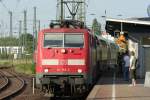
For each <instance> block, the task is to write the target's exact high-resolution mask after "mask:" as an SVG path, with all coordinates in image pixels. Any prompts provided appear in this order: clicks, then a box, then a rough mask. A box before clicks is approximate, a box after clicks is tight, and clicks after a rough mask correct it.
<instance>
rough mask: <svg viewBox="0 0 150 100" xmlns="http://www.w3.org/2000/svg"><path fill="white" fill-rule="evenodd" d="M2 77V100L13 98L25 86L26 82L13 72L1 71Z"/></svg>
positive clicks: (0, 95)
mask: <svg viewBox="0 0 150 100" xmlns="http://www.w3.org/2000/svg"><path fill="white" fill-rule="evenodd" d="M0 77H1V79H0V81H1V82H2V83H1V84H0V100H8V99H10V98H12V97H13V96H15V95H17V93H19V92H20V91H21V90H22V89H23V87H24V86H25V82H24V80H23V79H21V78H20V77H19V76H17V75H16V74H14V73H12V72H8V71H5V70H3V72H2V71H0Z"/></svg>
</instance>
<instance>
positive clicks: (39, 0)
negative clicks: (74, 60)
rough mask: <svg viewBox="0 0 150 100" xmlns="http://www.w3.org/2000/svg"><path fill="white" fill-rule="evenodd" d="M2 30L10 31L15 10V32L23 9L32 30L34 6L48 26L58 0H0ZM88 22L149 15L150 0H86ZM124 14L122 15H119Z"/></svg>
mask: <svg viewBox="0 0 150 100" xmlns="http://www.w3.org/2000/svg"><path fill="white" fill-rule="evenodd" d="M0 1H1V2H0V32H2V31H5V32H6V31H9V30H8V29H9V14H8V11H12V12H13V29H14V30H13V32H17V31H18V29H17V28H18V26H19V25H18V21H19V20H22V19H23V11H24V10H27V20H28V22H27V24H28V31H32V28H31V27H32V24H33V7H34V6H36V7H37V19H40V20H41V27H42V28H44V27H48V25H49V22H50V20H54V19H55V18H56V3H57V0H0ZM86 3H87V11H86V12H87V13H86V17H87V18H86V22H87V24H88V25H91V23H92V20H93V19H94V18H97V19H98V21H100V22H102V21H104V18H102V16H104V15H105V10H106V16H107V17H110V18H131V17H147V16H148V15H147V7H148V5H150V0H86ZM118 15H122V16H118ZM5 29H7V30H5Z"/></svg>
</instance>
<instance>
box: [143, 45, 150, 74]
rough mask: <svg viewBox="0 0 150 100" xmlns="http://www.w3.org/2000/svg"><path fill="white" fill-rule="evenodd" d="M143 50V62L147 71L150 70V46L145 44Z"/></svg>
mask: <svg viewBox="0 0 150 100" xmlns="http://www.w3.org/2000/svg"><path fill="white" fill-rule="evenodd" d="M143 51H144V52H143V53H144V57H143V58H144V59H143V64H144V69H145V73H146V72H148V71H149V72H150V46H144V49H143Z"/></svg>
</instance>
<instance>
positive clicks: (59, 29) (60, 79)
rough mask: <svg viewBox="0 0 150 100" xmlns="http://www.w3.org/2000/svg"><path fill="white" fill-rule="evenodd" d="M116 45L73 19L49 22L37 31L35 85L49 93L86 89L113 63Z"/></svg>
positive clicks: (115, 62) (64, 92)
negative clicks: (42, 87) (44, 87)
mask: <svg viewBox="0 0 150 100" xmlns="http://www.w3.org/2000/svg"><path fill="white" fill-rule="evenodd" d="M118 50H119V48H118V46H117V45H116V44H115V43H114V42H112V41H108V40H107V39H104V38H102V37H101V36H96V35H94V33H93V32H92V31H91V30H90V29H88V28H87V27H85V25H84V24H83V23H82V22H79V21H75V20H63V21H58V20H57V21H53V22H52V23H51V24H50V27H49V28H47V29H43V30H41V31H40V32H39V33H38V40H37V49H36V51H35V63H36V86H47V87H46V88H47V89H48V90H49V92H50V93H51V94H54V95H73V94H76V93H77V94H78V93H83V92H85V91H87V90H88V89H90V88H91V87H92V86H93V85H94V84H95V83H96V80H97V79H98V78H99V76H100V75H101V74H102V71H103V70H106V69H108V68H110V66H116V65H117V58H118V57H117V56H118Z"/></svg>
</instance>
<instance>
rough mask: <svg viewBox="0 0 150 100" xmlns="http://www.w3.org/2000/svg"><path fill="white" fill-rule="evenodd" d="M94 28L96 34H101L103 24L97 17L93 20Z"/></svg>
mask: <svg viewBox="0 0 150 100" xmlns="http://www.w3.org/2000/svg"><path fill="white" fill-rule="evenodd" d="M92 30H93V31H94V34H96V35H101V24H100V23H99V22H98V21H97V19H96V18H95V19H94V20H93V24H92Z"/></svg>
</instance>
